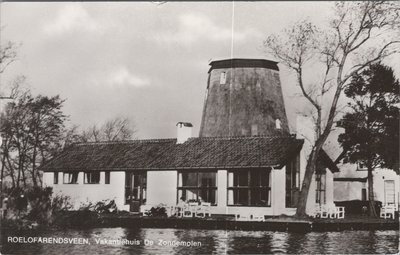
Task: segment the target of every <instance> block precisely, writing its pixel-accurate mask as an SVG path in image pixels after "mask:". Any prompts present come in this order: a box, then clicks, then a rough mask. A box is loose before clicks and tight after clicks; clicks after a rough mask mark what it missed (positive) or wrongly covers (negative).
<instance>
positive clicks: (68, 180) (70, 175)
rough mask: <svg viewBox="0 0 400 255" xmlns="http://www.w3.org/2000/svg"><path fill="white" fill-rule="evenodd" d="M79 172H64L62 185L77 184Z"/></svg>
mask: <svg viewBox="0 0 400 255" xmlns="http://www.w3.org/2000/svg"><path fill="white" fill-rule="evenodd" d="M78 174H79V172H65V173H64V177H63V181H64V184H77V183H78Z"/></svg>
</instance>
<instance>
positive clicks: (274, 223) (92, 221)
mask: <svg viewBox="0 0 400 255" xmlns="http://www.w3.org/2000/svg"><path fill="white" fill-rule="evenodd" d="M57 216H58V217H56V221H55V222H53V224H50V225H49V226H47V227H50V228H52V227H55V228H114V227H122V228H176V229H206V230H243V231H289V232H311V231H316V232H321V231H322V232H326V231H343V230H399V220H398V218H397V219H396V220H393V219H381V218H370V217H367V216H347V217H346V218H344V219H321V218H317V219H313V218H309V219H297V218H294V217H288V216H279V217H271V218H266V219H265V221H262V222H259V221H236V220H235V217H234V216H233V215H212V217H207V218H186V217H184V218H176V217H147V216H140V215H138V214H129V213H127V212H126V213H103V214H99V213H95V212H90V211H68V212H62V213H61V214H58V215H57ZM13 222H14V221H3V222H2V223H3V224H1V223H0V225H1V228H2V230H3V231H4V230H5V229H4V228H10V227H11V228H13V229H14V230H15V229H16V228H22V229H23V228H27V229H30V228H32V224H31V223H29V224H13ZM4 223H6V224H4ZM7 223H8V224H7ZM14 225H15V226H14ZM16 226H17V227H16ZM36 227H39V228H43V227H44V228H47V227H46V226H41V225H33V228H36ZM5 231H7V230H5Z"/></svg>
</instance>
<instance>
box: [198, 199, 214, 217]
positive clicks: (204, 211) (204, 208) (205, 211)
mask: <svg viewBox="0 0 400 255" xmlns="http://www.w3.org/2000/svg"><path fill="white" fill-rule="evenodd" d="M210 208H211V203H205V202H202V203H201V205H199V206H197V209H196V217H199V218H205V217H206V216H207V217H210V216H211V213H210Z"/></svg>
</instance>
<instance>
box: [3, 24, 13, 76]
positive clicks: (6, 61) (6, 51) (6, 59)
mask: <svg viewBox="0 0 400 255" xmlns="http://www.w3.org/2000/svg"><path fill="white" fill-rule="evenodd" d="M0 32H1V31H0ZM16 48H17V45H16V44H15V43H14V42H10V41H8V42H7V43H5V44H3V45H1V47H0V74H1V73H3V72H4V71H5V69H6V68H7V66H9V65H10V64H11V63H12V62H14V61H15V60H16V58H17V51H16Z"/></svg>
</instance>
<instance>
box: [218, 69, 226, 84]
mask: <svg viewBox="0 0 400 255" xmlns="http://www.w3.org/2000/svg"><path fill="white" fill-rule="evenodd" d="M225 83H226V73H225V72H222V73H221V76H220V78H219V84H221V85H223V84H225Z"/></svg>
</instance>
